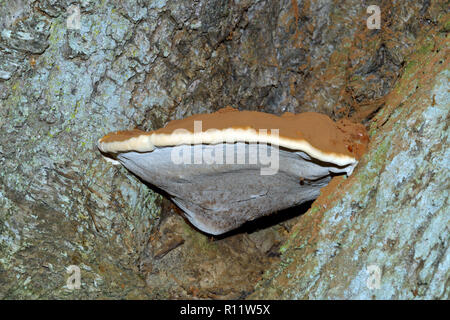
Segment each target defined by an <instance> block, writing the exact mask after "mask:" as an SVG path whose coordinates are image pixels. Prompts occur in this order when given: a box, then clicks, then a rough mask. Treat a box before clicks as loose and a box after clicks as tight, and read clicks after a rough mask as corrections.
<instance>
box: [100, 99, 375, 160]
mask: <svg viewBox="0 0 450 320" xmlns="http://www.w3.org/2000/svg"><path fill="white" fill-rule="evenodd" d="M196 121H201V129H200V131H199V130H198V127H197V128H194V125H195V124H197V126H198V123H199V122H196ZM194 129H197V130H194ZM275 130H278V135H276V131H275ZM194 132H196V134H194ZM223 142H228V143H233V142H259V143H270V144H272V145H277V146H280V147H284V148H286V149H290V150H295V151H303V152H305V153H307V154H308V155H309V156H311V157H313V158H315V159H318V160H320V161H325V162H330V163H334V164H336V165H339V166H345V165H348V164H352V163H355V162H356V161H357V160H358V159H359V158H360V157H361V155H362V154H363V153H364V151H365V148H366V146H367V143H368V137H367V134H366V131H365V129H364V127H363V126H362V125H360V124H354V123H351V122H349V121H347V120H341V121H339V122H338V123H335V122H333V120H331V119H330V118H329V117H328V116H326V115H324V114H320V113H315V112H305V113H300V114H293V113H290V112H286V113H284V114H283V115H282V116H276V115H273V114H268V113H264V112H257V111H238V110H236V109H233V108H231V107H227V108H223V109H220V110H219V111H217V112H215V113H211V114H197V115H193V116H190V117H188V118H185V119H181V120H173V121H171V122H169V123H168V124H167V125H166V126H165V127H164V128H161V129H158V130H154V131H150V132H145V131H141V130H137V129H134V130H130V131H117V132H113V133H109V134H107V135H106V136H104V137H103V138H101V139H100V140H99V141H98V147H99V149H100V150H101V151H102V152H104V153H113V154H117V153H122V152H128V151H137V152H148V151H152V150H154V148H155V147H164V146H176V145H182V144H217V143H223Z"/></svg>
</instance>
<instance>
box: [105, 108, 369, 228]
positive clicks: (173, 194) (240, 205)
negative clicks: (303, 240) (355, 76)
mask: <svg viewBox="0 0 450 320" xmlns="http://www.w3.org/2000/svg"><path fill="white" fill-rule="evenodd" d="M367 142H368V138H367V135H366V132H365V129H364V127H363V126H362V125H360V124H353V123H350V122H349V121H345V120H344V121H339V122H337V123H335V122H333V121H332V120H331V119H330V118H329V117H328V116H326V115H323V114H319V113H314V112H306V113H301V114H292V113H289V112H287V113H284V114H283V115H282V116H276V115H272V114H268V113H263V112H256V111H238V110H236V109H233V108H231V107H227V108H224V109H221V110H219V111H217V112H215V113H212V114H199V115H193V116H190V117H188V118H186V119H182V120H174V121H171V122H169V123H168V124H167V125H166V126H165V127H164V128H161V129H158V130H154V131H150V132H145V131H141V130H137V129H134V130H130V131H117V132H113V133H109V134H107V135H106V136H104V137H103V138H101V139H100V140H99V141H98V148H99V149H100V151H101V152H102V154H103V155H104V156H105V157H107V158H109V159H110V160H112V161H114V162H118V163H121V164H122V165H123V166H125V167H126V168H127V169H128V170H129V171H131V172H132V173H134V174H135V175H137V176H138V177H140V178H141V179H143V180H144V181H146V182H148V183H150V184H152V185H154V186H156V187H158V188H159V189H161V190H164V191H165V192H167V194H168V195H169V196H170V198H171V199H172V200H173V202H175V204H177V205H178V206H179V207H180V208H181V209H182V210H183V211H184V213H185V216H186V217H187V219H188V220H189V221H190V222H191V223H192V224H193V225H194V226H196V227H197V228H199V229H200V230H202V231H204V232H206V233H209V234H214V235H218V234H222V233H225V232H227V231H230V230H232V229H235V228H237V227H239V226H240V225H242V224H244V223H245V222H246V221H250V220H253V219H256V218H258V217H261V216H264V215H268V214H270V213H273V212H276V211H279V210H282V209H286V208H289V207H293V206H296V205H299V204H301V203H303V202H306V201H310V200H313V199H315V198H317V197H318V196H319V193H320V189H321V188H322V187H324V186H326V185H327V184H328V182H329V181H330V180H331V178H332V176H333V175H335V174H347V175H350V174H351V173H352V171H353V169H354V168H355V166H356V164H357V161H358V158H359V157H360V156H361V154H362V153H363V152H364V150H365V147H366V145H367Z"/></svg>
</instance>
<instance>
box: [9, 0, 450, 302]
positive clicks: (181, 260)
mask: <svg viewBox="0 0 450 320" xmlns="http://www.w3.org/2000/svg"><path fill="white" fill-rule="evenodd" d="M377 3H378V4H379V5H380V7H381V12H382V24H381V25H382V28H381V29H380V30H369V29H367V27H366V19H367V17H368V15H369V14H367V13H366V8H367V6H368V5H370V4H377ZM72 4H75V5H78V6H79V8H80V11H81V21H80V22H81V23H80V26H81V28H80V29H79V30H77V29H69V28H68V27H67V19H68V17H69V14H68V12H67V8H68V7H69V6H70V5H72ZM446 10H448V3H446V2H445V1H429V0H423V1H414V2H411V1H398V2H396V4H392V3H391V1H380V2H378V1H371V2H370V3H369V2H367V3H365V2H361V1H331V0H323V1H322V0H320V1H295V0H292V1H291V0H284V1H268V0H267V1H258V0H242V1H238V0H234V1H228V0H214V1H206V0H200V1H190V0H189V1H188V0H186V1H182V0H173V1H170V0H168V1H164V0H155V1H144V0H142V1H141V0H121V1H119V0H111V1H93V0H91V1H90V0H80V1H75V0H66V1H64V0H40V1H33V0H20V1H5V0H0V25H1V29H2V31H1V33H0V138H1V140H0V168H1V170H0V298H171V297H211V298H243V297H248V296H249V295H250V297H251V298H372V297H375V298H448V297H449V269H450V260H449V259H450V254H449V249H448V248H449V227H448V226H449V212H448V189H449V185H448V181H449V180H450V179H449V174H448V166H449V163H448V161H449V160H448V159H450V157H449V152H448V123H449V116H448V111H449V106H448V104H449V97H448V78H449V73H448V65H449V64H448V62H449V61H448V56H449V52H448V32H449V29H450V27H449V25H448V20H449V16H448V13H447V12H446ZM226 105H232V106H234V107H237V108H239V109H242V110H262V111H266V112H272V113H276V114H281V113H283V112H285V111H291V112H302V111H319V112H323V113H326V114H328V115H330V116H331V117H333V118H335V119H337V118H340V117H343V116H348V117H350V118H352V119H354V120H357V121H362V122H363V123H365V124H367V125H368V126H370V129H371V137H372V142H371V147H370V151H369V152H368V154H367V155H366V156H365V157H364V158H363V160H362V162H361V163H360V165H359V166H358V169H357V171H356V172H355V174H354V175H353V176H351V178H349V179H347V180H338V181H334V182H333V184H332V185H331V186H330V187H329V188H328V189H327V190H324V195H323V196H322V197H321V198H320V199H319V200H318V201H317V202H316V203H314V205H313V207H312V208H311V209H310V210H309V211H308V212H307V213H306V214H304V215H303V216H300V217H296V218H294V219H291V220H289V221H285V222H281V223H279V224H276V225H272V226H268V227H266V228H263V225H264V224H265V222H260V224H259V225H256V226H255V225H253V226H251V227H249V228H248V229H246V231H247V232H244V233H238V232H237V233H234V234H231V235H229V236H228V237H226V238H220V239H215V240H209V239H208V238H207V237H206V236H205V235H203V234H201V233H199V232H198V231H196V230H194V229H193V228H192V227H191V226H189V225H187V224H186V223H185V222H184V221H183V220H182V219H181V218H180V216H178V215H177V214H175V213H174V211H175V210H176V209H174V208H173V206H171V205H170V204H168V203H167V201H166V200H163V198H162V197H161V196H160V195H158V194H157V193H155V192H154V191H152V190H151V189H149V188H148V187H147V186H145V185H144V184H142V183H141V182H140V181H139V180H138V179H136V178H135V177H134V176H132V175H131V174H130V173H128V172H127V171H126V170H125V169H123V168H117V167H113V166H111V165H110V164H109V163H107V162H105V161H104V160H103V159H102V158H101V156H100V154H99V152H98V150H97V149H96V147H95V142H96V140H97V139H98V138H99V137H101V136H103V135H104V134H105V133H107V132H109V131H114V130H118V129H131V128H133V127H138V128H140V129H143V130H150V129H156V128H159V127H161V126H163V125H164V124H165V123H166V122H167V121H168V120H171V119H178V118H182V117H185V116H187V115H191V114H194V113H199V112H208V111H214V110H217V109H219V108H221V107H224V106H226ZM337 184H339V187H338V188H337V189H333V186H336V185H337ZM296 210H297V211H298V214H300V213H301V209H299V208H297V209H296ZM294 211H295V210H294ZM286 214H287V215H288V216H291V215H292V211H290V212H288V213H285V215H286ZM294 224H296V226H295V227H294V228H292V229H291V226H292V225H294ZM287 239H288V240H287ZM281 245H282V246H281ZM280 246H281V249H280ZM280 253H281V254H282V255H281V258H280V257H279V255H280ZM70 265H77V266H79V267H80V268H81V282H82V285H81V288H80V289H78V290H70V289H69V288H68V287H67V285H66V280H67V277H68V274H67V273H66V268H68V266H70ZM370 265H377V266H378V267H379V268H380V269H381V283H380V286H381V287H380V289H369V287H370V286H369V287H368V286H367V285H366V282H367V279H368V277H369V273H367V267H368V266H370ZM263 272H266V273H265V275H264V277H263V279H260V278H261V274H262V273H263ZM258 280H259V282H258ZM257 282H258V284H257V285H256V291H255V284H256V283H257Z"/></svg>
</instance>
